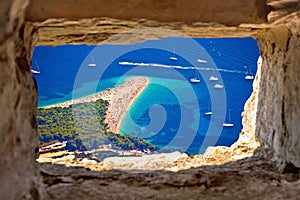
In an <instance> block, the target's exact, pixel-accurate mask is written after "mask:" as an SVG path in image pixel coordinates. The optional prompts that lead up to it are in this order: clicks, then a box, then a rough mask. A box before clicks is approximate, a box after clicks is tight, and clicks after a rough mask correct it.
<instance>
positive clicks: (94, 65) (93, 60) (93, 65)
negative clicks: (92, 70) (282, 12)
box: [88, 57, 97, 67]
mask: <svg viewBox="0 0 300 200" xmlns="http://www.w3.org/2000/svg"><path fill="white" fill-rule="evenodd" d="M88 66H89V67H96V66H97V64H96V62H95V59H94V57H92V62H91V63H89V64H88Z"/></svg>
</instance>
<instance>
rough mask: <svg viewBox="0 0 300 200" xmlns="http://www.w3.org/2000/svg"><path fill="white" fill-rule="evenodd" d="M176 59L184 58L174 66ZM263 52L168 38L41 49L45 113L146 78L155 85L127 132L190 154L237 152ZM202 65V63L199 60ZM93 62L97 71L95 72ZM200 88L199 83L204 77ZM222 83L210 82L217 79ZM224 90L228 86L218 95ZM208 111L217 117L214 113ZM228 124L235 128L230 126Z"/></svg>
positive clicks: (234, 43) (248, 42) (37, 60)
mask: <svg viewBox="0 0 300 200" xmlns="http://www.w3.org/2000/svg"><path fill="white" fill-rule="evenodd" d="M170 57H175V58H176V59H173V60H171V59H170ZM258 57H259V49H258V46H257V44H256V41H255V40H254V39H252V38H219V39H216V38H214V39H213V38H207V39H199V38H194V39H191V38H178V37H177V38H166V39H162V40H156V41H146V42H142V43H137V44H132V45H100V46H86V45H64V46H57V47H44V46H38V47H36V48H35V50H34V54H33V58H32V60H33V66H32V67H33V68H36V66H39V70H40V72H41V73H40V74H34V77H35V78H36V80H37V83H38V92H39V107H43V106H47V105H52V104H55V103H60V102H64V101H67V100H71V99H74V98H79V97H83V96H87V95H90V94H93V93H96V92H99V91H103V90H105V89H106V88H111V87H114V86H115V85H118V84H122V83H123V82H124V81H125V80H126V79H127V78H128V77H132V76H145V77H147V78H149V80H150V84H149V85H148V87H147V88H146V89H145V90H144V91H143V93H142V94H141V95H140V96H139V97H138V98H137V99H136V100H135V101H134V103H133V105H132V106H131V108H130V110H129V111H128V112H127V114H126V116H125V118H124V120H123V122H122V125H121V130H120V131H121V133H122V134H127V135H134V136H137V137H141V138H143V139H146V140H148V141H149V142H151V143H153V144H156V145H158V146H159V147H160V148H161V149H162V150H164V149H176V150H181V151H183V152H187V153H189V154H197V153H203V151H204V150H205V149H206V148H207V146H215V145H226V146H230V145H231V144H232V143H233V142H235V141H236V140H237V138H238V135H239V133H240V131H241V129H242V123H241V120H242V118H241V113H242V111H243V109H244V104H245V101H246V100H247V99H248V98H249V96H250V94H251V92H252V83H253V80H245V79H244V77H245V74H246V73H249V72H250V73H252V74H253V75H255V72H256V62H257V59H258ZM197 59H200V60H198V61H197ZM91 62H95V63H96V65H97V66H96V67H88V64H89V63H91ZM198 75H199V78H200V83H191V82H190V79H191V78H194V77H195V76H198ZM212 75H214V76H216V77H218V78H219V80H218V81H210V80H209V78H210V76H212ZM216 84H220V85H222V86H223V88H220V89H216V88H214V86H215V85H216ZM208 111H211V112H212V115H206V114H205V113H207V112H208ZM223 122H226V123H232V124H234V126H233V127H224V126H223Z"/></svg>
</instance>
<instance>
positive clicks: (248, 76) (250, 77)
mask: <svg viewBox="0 0 300 200" xmlns="http://www.w3.org/2000/svg"><path fill="white" fill-rule="evenodd" d="M245 79H246V80H253V79H254V76H253V75H246V76H245Z"/></svg>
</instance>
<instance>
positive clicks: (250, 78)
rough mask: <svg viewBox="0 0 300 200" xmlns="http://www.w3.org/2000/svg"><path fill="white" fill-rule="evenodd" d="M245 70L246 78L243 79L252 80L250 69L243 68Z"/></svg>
mask: <svg viewBox="0 0 300 200" xmlns="http://www.w3.org/2000/svg"><path fill="white" fill-rule="evenodd" d="M245 68H246V76H245V77H244V78H245V80H253V79H254V76H253V74H252V72H251V70H250V68H247V66H245Z"/></svg>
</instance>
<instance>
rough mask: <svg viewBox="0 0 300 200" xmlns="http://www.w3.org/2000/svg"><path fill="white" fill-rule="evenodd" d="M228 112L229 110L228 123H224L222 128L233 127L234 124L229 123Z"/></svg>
mask: <svg viewBox="0 0 300 200" xmlns="http://www.w3.org/2000/svg"><path fill="white" fill-rule="evenodd" d="M230 111H231V110H230V109H229V111H228V122H224V123H223V127H233V126H234V124H233V123H231V116H230Z"/></svg>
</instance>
